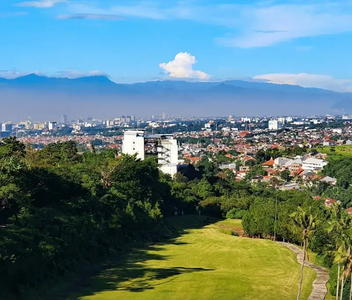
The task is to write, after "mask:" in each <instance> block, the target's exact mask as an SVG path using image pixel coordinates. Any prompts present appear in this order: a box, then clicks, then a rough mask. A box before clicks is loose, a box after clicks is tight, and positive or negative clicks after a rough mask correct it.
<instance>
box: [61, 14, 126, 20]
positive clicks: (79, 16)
mask: <svg viewBox="0 0 352 300" xmlns="http://www.w3.org/2000/svg"><path fill="white" fill-rule="evenodd" d="M57 18H58V19H61V20H114V21H119V20H124V18H123V17H121V16H117V15H102V14H73V15H59V16H58V17H57Z"/></svg>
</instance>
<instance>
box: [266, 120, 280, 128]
mask: <svg viewBox="0 0 352 300" xmlns="http://www.w3.org/2000/svg"><path fill="white" fill-rule="evenodd" d="M268 128H269V130H279V129H281V128H282V123H281V122H280V121H278V120H270V121H269V126H268Z"/></svg>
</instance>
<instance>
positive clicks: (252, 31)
mask: <svg viewBox="0 0 352 300" xmlns="http://www.w3.org/2000/svg"><path fill="white" fill-rule="evenodd" d="M338 5H339V6H338ZM351 9H352V5H351V3H345V4H341V3H340V4H334V3H325V4H319V5H318V4H300V5H298V4H285V5H272V6H268V7H253V8H248V7H246V8H244V9H243V10H242V11H241V13H240V19H241V23H242V24H241V26H240V28H241V31H240V33H239V34H236V35H230V36H228V37H225V38H220V39H218V41H220V42H221V43H223V44H225V45H227V46H231V47H241V48H253V47H266V46H271V45H275V44H277V43H279V42H284V41H288V40H292V39H297V38H303V37H311V36H319V35H328V34H339V33H344V32H350V31H352V13H351Z"/></svg>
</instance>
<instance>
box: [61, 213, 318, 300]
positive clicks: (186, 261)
mask: <svg viewBox="0 0 352 300" xmlns="http://www.w3.org/2000/svg"><path fill="white" fill-rule="evenodd" d="M189 218H198V217H197V216H194V217H193V216H192V217H189V216H184V217H178V218H173V220H172V222H188V221H189ZM238 222H239V221H236V220H234V221H233V226H235V227H238V226H240V225H239V224H238ZM225 223H227V224H228V225H229V223H230V224H231V221H228V220H227V221H226V222H225ZM220 225H221V223H220ZM299 274H300V265H299V264H298V263H297V260H296V256H295V254H294V253H293V252H291V251H290V250H288V249H287V248H285V247H284V246H281V245H278V244H276V243H274V242H271V241H268V240H259V239H248V238H240V237H234V236H231V235H226V234H224V233H222V232H221V230H220V226H219V224H211V225H207V226H205V227H203V228H199V229H190V230H186V232H184V234H182V235H181V236H179V237H177V238H176V239H173V240H171V241H169V242H168V243H165V244H154V245H151V246H148V247H146V248H144V249H138V250H134V251H133V252H132V253H130V254H129V255H128V256H127V257H126V259H124V260H123V261H121V262H117V263H116V264H114V265H112V266H111V268H109V269H107V270H104V271H102V272H101V273H100V274H99V275H97V276H95V277H94V278H93V279H92V280H91V282H90V283H89V284H86V287H83V288H82V290H81V291H80V292H78V293H75V294H73V295H71V296H69V297H68V298H67V299H70V300H78V299H80V300H115V299H123V300H137V299H138V300H140V299H143V300H164V299H168V300H180V299H181V300H198V299H202V300H205V299H211V300H216V299H219V300H227V299H236V300H238V299H248V300H253V299H278V300H279V299H280V300H282V299H285V300H288V299H296V294H297V290H298V283H299ZM315 278H316V274H315V272H314V271H312V270H311V269H308V268H306V269H305V272H304V284H303V295H302V298H301V299H307V298H308V296H309V294H310V292H311V290H312V282H313V281H314V279H315Z"/></svg>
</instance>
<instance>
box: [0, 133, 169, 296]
mask: <svg viewBox="0 0 352 300" xmlns="http://www.w3.org/2000/svg"><path fill="white" fill-rule="evenodd" d="M0 166H1V169H0V186H1V187H0V201H1V210H0V220H1V224H2V226H1V228H0V234H1V239H0V272H1V274H2V280H1V283H0V298H2V299H8V298H9V297H10V295H11V296H14V297H15V296H16V297H21V296H23V291H25V290H26V289H27V288H36V287H38V286H40V284H41V283H42V282H45V281H47V280H48V279H52V278H55V277H57V276H60V275H63V274H65V273H66V272H68V271H69V270H70V269H73V268H74V267H76V266H79V265H80V264H82V263H89V262H90V261H92V260H94V259H97V258H99V257H104V256H106V255H109V254H110V253H113V252H115V251H117V250H119V249H123V248H124V245H125V244H128V243H129V242H133V241H134V240H136V239H148V238H150V236H151V235H152V232H153V231H152V230H153V227H155V225H156V224H157V222H158V220H159V219H160V218H161V217H162V214H161V206H162V205H164V202H163V200H164V199H166V197H167V195H169V194H170V188H169V186H168V185H167V184H166V183H164V181H163V179H162V178H161V177H160V175H159V171H158V168H157V165H156V163H155V162H154V161H153V160H145V161H143V162H142V161H138V160H137V159H136V158H135V157H134V156H122V157H121V158H119V159H116V158H115V154H114V153H111V152H109V151H108V152H103V153H101V154H93V153H87V154H84V155H83V156H80V155H78V154H77V149H76V147H75V144H74V143H71V142H67V143H61V144H52V145H49V146H47V147H45V148H44V149H43V150H42V151H39V152H32V151H30V150H29V151H28V152H27V153H26V151H25V148H24V146H23V145H22V144H20V143H18V142H17V141H16V140H15V139H4V140H3V142H2V143H1V144H0ZM165 195H166V196H165Z"/></svg>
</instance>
